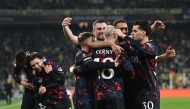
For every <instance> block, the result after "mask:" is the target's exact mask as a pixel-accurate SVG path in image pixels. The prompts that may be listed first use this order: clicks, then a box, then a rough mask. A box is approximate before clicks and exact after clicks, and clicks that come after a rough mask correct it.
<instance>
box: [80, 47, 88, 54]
mask: <svg viewBox="0 0 190 109" xmlns="http://www.w3.org/2000/svg"><path fill="white" fill-rule="evenodd" d="M81 50H83V51H85V52H87V53H88V52H89V48H88V46H83V47H81Z"/></svg>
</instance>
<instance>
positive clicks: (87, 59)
mask: <svg viewBox="0 0 190 109" xmlns="http://www.w3.org/2000/svg"><path fill="white" fill-rule="evenodd" d="M82 64H83V65H84V66H87V67H88V68H91V69H103V68H113V67H115V63H114V62H106V63H103V62H95V61H94V60H93V59H92V58H91V56H90V55H87V56H84V57H83V60H82Z"/></svg>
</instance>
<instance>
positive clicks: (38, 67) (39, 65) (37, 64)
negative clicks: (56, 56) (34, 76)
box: [30, 58, 44, 72]
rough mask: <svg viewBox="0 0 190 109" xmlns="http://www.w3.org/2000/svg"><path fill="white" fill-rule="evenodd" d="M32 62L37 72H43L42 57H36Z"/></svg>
mask: <svg viewBox="0 0 190 109" xmlns="http://www.w3.org/2000/svg"><path fill="white" fill-rule="evenodd" d="M30 64H31V66H32V68H33V69H34V70H35V71H37V72H41V71H42V70H43V68H44V64H43V61H42V59H38V58H35V59H34V60H32V61H30Z"/></svg>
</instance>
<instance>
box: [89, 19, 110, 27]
mask: <svg viewBox="0 0 190 109" xmlns="http://www.w3.org/2000/svg"><path fill="white" fill-rule="evenodd" d="M97 23H106V24H107V25H108V22H107V21H106V20H104V19H98V20H96V21H94V23H93V24H92V28H93V29H94V26H95V25H96V24H97Z"/></svg>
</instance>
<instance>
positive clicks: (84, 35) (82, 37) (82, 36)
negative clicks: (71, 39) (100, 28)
mask: <svg viewBox="0 0 190 109" xmlns="http://www.w3.org/2000/svg"><path fill="white" fill-rule="evenodd" d="M89 37H93V38H94V34H93V33H91V32H82V33H80V34H79V36H78V43H79V45H81V43H83V42H84V41H85V40H86V39H88V38H89Z"/></svg>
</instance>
